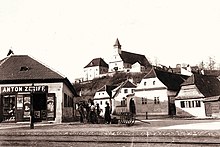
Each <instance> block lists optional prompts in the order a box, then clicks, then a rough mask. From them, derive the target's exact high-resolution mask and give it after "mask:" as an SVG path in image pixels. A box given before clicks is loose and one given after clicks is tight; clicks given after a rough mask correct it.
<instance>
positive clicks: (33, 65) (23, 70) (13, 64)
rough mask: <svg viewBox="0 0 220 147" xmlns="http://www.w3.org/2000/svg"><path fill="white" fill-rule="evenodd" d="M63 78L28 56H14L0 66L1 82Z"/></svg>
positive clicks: (6, 59)
mask: <svg viewBox="0 0 220 147" xmlns="http://www.w3.org/2000/svg"><path fill="white" fill-rule="evenodd" d="M63 78H64V77H63V76H61V75H59V74H58V73H56V72H54V71H53V70H51V69H49V68H48V67H46V66H45V65H43V64H41V63H40V62H38V61H36V60H34V59H33V58H31V57H29V56H27V55H13V56H10V57H8V58H5V59H4V60H3V61H2V62H1V66H0V80H20V79H22V80H24V79H63Z"/></svg>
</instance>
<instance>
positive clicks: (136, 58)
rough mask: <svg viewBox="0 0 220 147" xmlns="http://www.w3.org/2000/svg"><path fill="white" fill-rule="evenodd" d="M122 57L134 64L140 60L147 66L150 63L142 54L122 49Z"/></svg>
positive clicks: (126, 61)
mask: <svg viewBox="0 0 220 147" xmlns="http://www.w3.org/2000/svg"><path fill="white" fill-rule="evenodd" d="M120 57H121V59H122V60H123V61H124V62H125V63H129V64H134V63H136V62H138V63H140V65H142V66H145V67H147V66H149V65H150V63H149V61H148V60H147V58H146V57H145V56H144V55H141V54H136V53H131V52H126V51H121V54H120Z"/></svg>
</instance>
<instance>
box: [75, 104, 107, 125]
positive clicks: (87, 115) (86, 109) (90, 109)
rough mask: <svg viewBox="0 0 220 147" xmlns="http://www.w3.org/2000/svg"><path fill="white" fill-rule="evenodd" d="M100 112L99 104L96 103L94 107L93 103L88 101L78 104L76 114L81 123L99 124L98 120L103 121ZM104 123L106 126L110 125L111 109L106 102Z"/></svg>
mask: <svg viewBox="0 0 220 147" xmlns="http://www.w3.org/2000/svg"><path fill="white" fill-rule="evenodd" d="M102 111H103V110H102V109H100V106H99V104H98V103H97V104H96V105H95V104H94V102H93V101H89V102H88V103H85V102H80V103H79V105H78V112H79V115H80V122H81V123H86V122H87V123H92V124H95V123H100V120H101V119H103V117H102V116H100V114H101V112H102ZM104 122H105V123H106V124H110V123H111V108H110V106H109V103H108V102H106V107H105V111H104Z"/></svg>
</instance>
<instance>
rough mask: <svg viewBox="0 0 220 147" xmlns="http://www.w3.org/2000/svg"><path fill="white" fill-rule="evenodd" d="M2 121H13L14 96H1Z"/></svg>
mask: <svg viewBox="0 0 220 147" xmlns="http://www.w3.org/2000/svg"><path fill="white" fill-rule="evenodd" d="M3 121H15V95H5V96H3Z"/></svg>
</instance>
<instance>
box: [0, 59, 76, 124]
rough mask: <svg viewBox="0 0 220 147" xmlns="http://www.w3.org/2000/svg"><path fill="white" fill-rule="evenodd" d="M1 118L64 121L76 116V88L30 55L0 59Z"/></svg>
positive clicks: (23, 120)
mask: <svg viewBox="0 0 220 147" xmlns="http://www.w3.org/2000/svg"><path fill="white" fill-rule="evenodd" d="M0 94H1V97H0V98H1V99H0V122H25V121H30V112H31V111H30V110H31V106H32V107H33V114H34V120H35V121H36V122H41V121H51V122H54V123H61V122H64V121H71V120H73V119H74V116H75V106H74V99H75V97H76V96H77V94H76V91H75V89H74V87H73V85H72V84H71V83H70V81H69V80H68V79H67V78H66V77H63V76H62V75H60V74H58V73H57V72H55V71H53V70H51V69H50V68H48V67H47V66H45V65H44V64H42V63H40V62H38V61H37V60H35V59H33V58H32V57H30V56H27V55H12V56H9V57H6V58H4V59H3V60H1V61H0Z"/></svg>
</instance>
